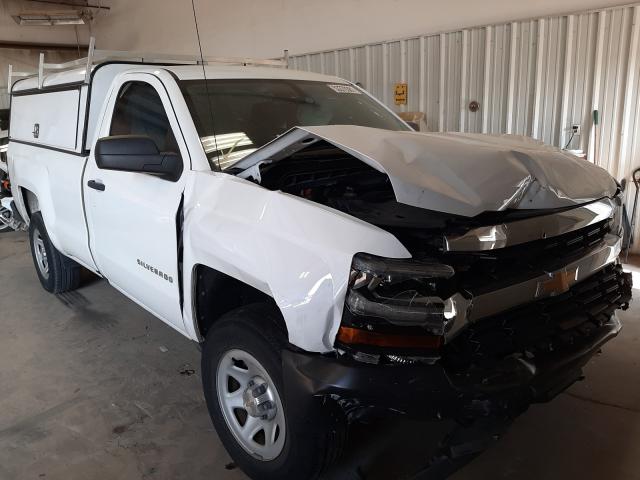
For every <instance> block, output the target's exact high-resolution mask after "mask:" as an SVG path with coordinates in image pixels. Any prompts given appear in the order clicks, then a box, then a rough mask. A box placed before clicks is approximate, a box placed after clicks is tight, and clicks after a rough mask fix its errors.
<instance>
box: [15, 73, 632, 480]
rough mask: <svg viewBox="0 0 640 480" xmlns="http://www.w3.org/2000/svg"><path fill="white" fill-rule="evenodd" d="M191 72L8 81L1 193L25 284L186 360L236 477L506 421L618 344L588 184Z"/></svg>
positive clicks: (518, 152) (326, 101)
mask: <svg viewBox="0 0 640 480" xmlns="http://www.w3.org/2000/svg"><path fill="white" fill-rule="evenodd" d="M205 71H206V78H207V80H206V81H205V80H203V68H202V67H201V66H184V65H183V66H180V65H177V66H176V65H174V66H172V65H161V64H153V65H146V64H141V63H128V62H104V63H101V64H98V65H93V66H92V67H91V71H90V74H87V72H85V69H83V68H79V69H77V70H68V71H64V72H60V73H53V74H46V75H44V76H41V77H33V78H26V79H22V80H19V81H18V82H16V83H15V84H14V85H13V88H12V91H11V130H10V142H9V149H8V163H9V173H10V178H11V180H12V189H13V194H14V197H15V201H16V204H17V207H18V210H19V214H20V216H21V217H22V218H23V219H24V220H25V221H26V222H29V224H30V227H29V229H30V240H31V248H32V252H33V260H34V264H35V267H36V270H37V273H38V276H39V278H40V281H41V283H42V285H43V287H44V288H45V289H46V290H48V291H49V292H52V293H58V292H63V291H66V290H71V289H74V288H77V287H78V286H79V282H80V275H79V273H80V269H81V268H83V267H84V268H86V269H88V270H90V271H92V272H94V273H95V274H97V275H99V276H101V277H104V278H105V279H107V280H108V282H109V283H110V284H111V285H112V286H113V287H115V288H116V289H118V290H119V291H121V292H122V293H123V294H124V295H126V296H127V297H129V298H130V299H131V300H133V301H135V302H136V303H138V304H139V305H141V306H142V307H144V308H145V309H147V310H148V311H149V312H151V313H153V314H154V315H155V316H157V317H158V318H160V319H161V320H162V321H164V322H165V323H167V324H168V325H170V326H171V327H173V328H175V329H176V330H177V331H179V332H180V333H182V334H183V335H185V336H187V337H189V338H190V339H193V340H194V341H195V342H198V343H200V344H202V379H203V384H204V391H205V396H206V400H207V405H208V408H209V411H210V413H211V417H212V420H213V423H214V425H215V427H216V429H217V431H218V433H219V435H220V438H221V439H222V441H223V443H224V445H225V446H226V448H227V449H228V451H229V452H230V454H231V456H232V457H233V459H234V460H235V461H236V463H237V464H238V465H239V466H240V467H241V468H242V469H243V470H244V471H245V472H246V473H247V474H248V475H249V476H251V477H252V478H259V479H262V478H291V479H296V480H300V479H305V478H315V477H316V476H317V475H318V474H319V472H321V471H322V470H323V469H324V468H325V467H326V466H327V465H328V464H329V463H330V462H331V461H332V459H334V458H335V457H336V455H337V454H338V453H339V451H340V449H341V447H342V445H343V443H344V438H345V431H346V427H345V426H346V425H347V424H348V423H349V422H354V421H357V420H359V419H362V418H364V417H367V416H370V415H377V414H380V413H385V412H387V413H390V412H393V413H395V414H405V415H414V416H420V417H427V418H452V419H456V420H459V421H460V422H463V423H466V424H471V423H473V422H474V421H476V420H477V419H481V418H487V417H490V416H492V415H499V416H516V415H518V414H519V413H521V412H522V411H523V410H524V409H526V408H527V406H529V405H530V404H531V403H534V402H541V401H546V400H549V399H550V398H552V397H554V396H555V395H556V394H557V393H559V392H561V391H563V390H564V389H565V388H566V387H568V386H569V385H571V384H572V383H573V382H574V381H576V380H577V379H578V378H580V377H581V375H582V367H583V366H584V365H585V364H586V363H587V361H588V360H589V358H590V357H591V356H592V355H593V354H594V353H595V352H596V351H598V350H599V349H600V347H601V346H602V345H603V344H604V343H605V342H607V341H608V340H610V339H611V338H613V337H614V336H616V335H617V334H618V332H619V330H620V328H621V324H620V322H619V321H618V319H617V317H616V314H615V311H616V309H619V308H626V307H627V306H628V303H629V301H630V299H631V285H630V284H631V280H630V277H629V276H628V275H627V274H625V273H623V271H622V268H621V266H620V264H619V263H618V260H617V257H618V254H619V252H620V245H621V235H622V228H621V222H620V211H621V205H622V204H621V198H620V191H619V190H620V189H619V186H618V184H617V183H616V181H614V180H613V179H612V178H611V177H610V176H609V175H608V174H607V173H606V172H605V171H604V170H602V169H600V168H598V167H595V166H593V165H591V164H589V163H587V162H585V161H583V160H579V159H577V158H575V157H572V156H571V155H569V154H566V153H564V152H561V151H559V150H557V149H554V148H551V147H547V146H544V145H542V144H540V143H539V142H536V141H533V140H530V139H526V138H519V137H512V136H483V135H471V134H466V135H465V134H453V133H451V134H430V133H418V132H414V131H412V130H411V128H410V127H409V126H408V125H407V124H406V123H404V122H403V121H402V120H400V119H399V118H398V117H397V116H396V115H395V114H394V113H393V112H392V111H390V110H389V109H388V108H386V107H385V106H384V105H382V104H381V103H380V102H378V101H377V100H375V99H374V98H372V97H371V96H370V95H368V94H367V93H366V92H365V91H364V90H362V89H361V88H359V87H358V86H357V85H354V84H352V83H349V82H347V81H345V80H342V79H340V78H334V77H328V76H322V75H316V74H311V73H303V72H295V71H290V70H287V69H276V68H261V67H246V66H245V67H242V66H240V67H225V66H219V67H215V66H207V67H206V68H205Z"/></svg>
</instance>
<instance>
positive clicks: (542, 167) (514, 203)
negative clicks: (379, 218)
mask: <svg viewBox="0 0 640 480" xmlns="http://www.w3.org/2000/svg"><path fill="white" fill-rule="evenodd" d="M319 140H325V141H327V142H329V143H331V144H333V145H335V146H336V147H338V148H340V149H341V150H344V151H345V152H347V153H349V154H350V155H352V156H354V157H356V158H358V159H360V160H361V161H363V162H365V163H367V164H368V165H370V166H371V167H373V168H375V169H376V170H379V171H381V172H385V173H386V174H387V175H388V176H389V179H390V180H391V183H392V185H393V189H394V192H395V195H396V199H397V200H398V202H400V203H404V204H407V205H412V206H414V207H419V208H425V209H429V210H435V211H440V212H446V213H451V214H455V215H463V216H467V217H472V216H475V215H478V214H480V213H482V212H485V211H501V210H506V209H548V208H562V207H569V206H573V205H579V204H583V203H587V202H590V201H593V200H597V199H599V198H603V197H613V196H614V195H615V194H616V191H617V185H616V182H615V181H614V180H613V178H612V177H611V176H610V175H609V174H608V173H607V172H606V171H605V170H603V169H602V168H600V167H597V166H595V165H593V164H591V163H589V162H588V161H586V160H582V159H579V158H577V157H575V156H574V155H571V154H569V153H566V152H562V151H561V150H559V149H557V148H555V147H550V146H547V145H544V144H543V143H541V142H538V141H536V140H533V139H531V138H527V137H519V136H514V135H482V134H462V133H418V132H395V131H390V130H380V129H375V128H368V127H358V126H346V125H334V126H322V127H304V128H301V127H296V128H293V129H292V130H290V131H288V132H287V133H285V134H283V135H282V136H280V137H279V138H278V139H276V140H274V141H273V142H271V143H269V144H267V145H265V146H264V147H262V148H260V149H259V150H257V151H256V152H254V153H252V154H251V155H248V156H247V157H245V158H244V159H243V160H241V161H240V162H239V163H238V164H236V165H235V167H238V168H241V169H250V171H247V172H245V173H247V174H249V173H251V174H252V175H254V174H256V168H252V167H256V166H258V165H259V164H261V163H265V162H273V161H279V160H282V159H285V158H287V157H288V156H290V155H292V154H293V153H295V152H297V151H299V150H302V149H304V148H306V147H308V146H309V145H310V144H312V143H314V142H316V141H319ZM241 176H246V175H241Z"/></svg>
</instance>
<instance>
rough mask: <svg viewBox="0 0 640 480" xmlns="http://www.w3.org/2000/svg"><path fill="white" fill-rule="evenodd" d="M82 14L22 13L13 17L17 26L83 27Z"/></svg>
mask: <svg viewBox="0 0 640 480" xmlns="http://www.w3.org/2000/svg"><path fill="white" fill-rule="evenodd" d="M84 18H85V17H84V14H83V13H82V12H78V11H75V10H63V11H59V12H22V13H19V14H17V15H13V19H14V20H15V22H16V23H17V24H18V25H24V26H26V27H29V26H47V27H51V26H54V25H84V23H85V21H84Z"/></svg>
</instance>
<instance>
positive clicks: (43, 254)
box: [33, 230, 49, 279]
mask: <svg viewBox="0 0 640 480" xmlns="http://www.w3.org/2000/svg"><path fill="white" fill-rule="evenodd" d="M33 251H34V253H35V255H36V263H37V264H38V269H39V270H40V273H41V274H42V276H43V277H44V278H45V279H48V278H49V259H48V258H47V249H46V248H45V246H44V241H43V240H42V236H41V235H40V230H35V231H34V232H33Z"/></svg>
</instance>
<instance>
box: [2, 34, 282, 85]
mask: <svg viewBox="0 0 640 480" xmlns="http://www.w3.org/2000/svg"><path fill="white" fill-rule="evenodd" d="M95 44H96V40H95V38H94V37H91V38H90V40H89V48H88V51H87V56H86V57H85V58H79V59H78V60H72V61H69V62H64V63H46V62H45V59H44V53H40V61H39V63H38V71H37V72H16V71H14V70H13V65H9V78H8V82H7V92H8V93H9V94H10V93H11V88H12V86H13V80H14V79H16V78H24V77H35V76H36V75H37V76H38V89H41V88H42V85H43V82H44V75H45V73H48V72H63V71H66V70H71V69H73V68H78V67H86V68H85V73H84V83H85V84H87V85H88V84H89V81H90V78H91V71H92V69H93V67H94V66H95V65H99V64H101V63H105V62H109V61H117V60H120V61H127V62H135V63H167V64H174V65H216V64H226V65H242V66H247V65H254V66H266V67H280V68H288V66H289V51H288V50H285V51H284V56H283V57H282V58H278V59H257V58H245V57H200V56H199V55H197V56H196V55H172V54H166V53H152V52H126V51H118V50H97V49H96V48H95Z"/></svg>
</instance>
